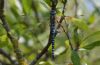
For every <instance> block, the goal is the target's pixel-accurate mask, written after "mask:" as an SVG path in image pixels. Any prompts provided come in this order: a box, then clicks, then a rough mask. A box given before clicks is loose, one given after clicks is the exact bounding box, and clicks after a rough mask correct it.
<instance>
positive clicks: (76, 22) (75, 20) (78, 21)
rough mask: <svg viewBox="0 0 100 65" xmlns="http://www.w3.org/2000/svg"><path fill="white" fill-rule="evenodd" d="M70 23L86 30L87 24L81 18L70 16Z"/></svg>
mask: <svg viewBox="0 0 100 65" xmlns="http://www.w3.org/2000/svg"><path fill="white" fill-rule="evenodd" d="M71 21H72V23H73V24H74V25H75V26H77V27H78V28H80V29H82V30H88V25H87V24H86V23H85V22H84V20H82V19H78V18H72V19H71Z"/></svg>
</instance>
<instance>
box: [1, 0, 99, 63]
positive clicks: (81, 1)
mask: <svg viewBox="0 0 100 65" xmlns="http://www.w3.org/2000/svg"><path fill="white" fill-rule="evenodd" d="M61 1H62V0H59V3H58V5H57V14H56V16H58V17H60V16H61V12H62V9H63V3H62V2H61ZM5 2H6V4H5V12H4V14H5V17H6V20H7V22H8V23H9V25H10V27H11V31H12V32H13V33H14V35H15V36H16V37H17V38H18V41H19V46H20V49H21V51H22V52H23V54H24V56H25V57H26V58H27V59H28V61H29V62H31V61H32V60H33V59H35V57H36V55H37V54H38V53H40V52H41V50H42V49H43V48H44V47H45V46H46V44H47V42H48V38H49V31H50V29H49V28H50V27H49V25H50V9H51V7H50V0H5ZM77 3H78V5H77V12H75V1H74V0H68V2H67V4H66V9H65V16H71V17H73V16H75V14H77V17H78V18H80V19H82V20H84V21H85V22H86V23H87V25H88V27H89V30H88V31H83V32H82V33H80V35H82V36H80V39H84V38H85V37H86V36H88V35H90V34H92V33H93V32H96V31H100V0H77ZM0 23H1V21H0ZM56 24H57V23H56ZM62 25H63V26H64V28H65V29H66V26H65V25H64V23H63V24H62ZM59 31H60V32H59V34H58V35H57V36H56V38H55V62H53V61H51V49H52V48H51V47H50V48H49V50H48V52H47V53H46V54H45V55H43V56H42V58H41V59H40V60H39V61H38V63H37V64H36V65H71V60H70V53H71V51H70V49H69V45H68V40H67V37H66V35H65V33H64V32H63V31H62V29H59ZM71 34H72V33H71ZM91 40H100V32H99V34H98V35H97V36H95V38H94V37H92V38H91V39H87V40H86V42H84V44H85V43H89V42H91ZM84 44H83V45H84ZM0 48H2V49H4V50H5V51H6V52H7V53H9V54H10V55H11V56H12V58H13V59H15V54H14V53H13V47H12V44H11V42H10V41H9V39H8V38H7V36H6V32H5V30H4V28H3V27H2V25H1V24H0ZM79 54H80V58H81V62H82V65H100V47H99V46H97V47H95V48H93V49H92V50H86V49H83V48H80V50H79ZM0 61H6V62H9V60H7V59H6V58H5V57H3V56H2V55H0Z"/></svg>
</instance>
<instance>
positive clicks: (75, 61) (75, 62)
mask: <svg viewBox="0 0 100 65" xmlns="http://www.w3.org/2000/svg"><path fill="white" fill-rule="evenodd" d="M71 60H72V62H73V65H80V57H79V55H78V53H77V52H76V51H74V50H73V51H72V54H71Z"/></svg>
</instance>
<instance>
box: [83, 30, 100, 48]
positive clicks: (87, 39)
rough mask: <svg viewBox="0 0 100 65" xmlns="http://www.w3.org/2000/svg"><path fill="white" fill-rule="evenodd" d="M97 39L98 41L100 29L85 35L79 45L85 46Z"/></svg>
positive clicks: (95, 41)
mask: <svg viewBox="0 0 100 65" xmlns="http://www.w3.org/2000/svg"><path fill="white" fill-rule="evenodd" d="M97 41H100V31H96V32H94V33H92V34H90V35H87V36H86V37H85V38H84V39H83V40H82V41H81V47H85V46H88V45H91V44H92V45H93V44H94V43H97Z"/></svg>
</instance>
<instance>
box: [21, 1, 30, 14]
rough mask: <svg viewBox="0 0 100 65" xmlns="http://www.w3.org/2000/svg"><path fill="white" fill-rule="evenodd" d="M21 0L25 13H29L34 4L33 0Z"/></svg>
mask: <svg viewBox="0 0 100 65" xmlns="http://www.w3.org/2000/svg"><path fill="white" fill-rule="evenodd" d="M21 2H22V6H23V10H24V13H29V12H30V10H31V6H32V0H22V1H21Z"/></svg>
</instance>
